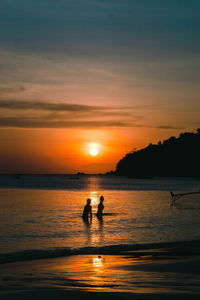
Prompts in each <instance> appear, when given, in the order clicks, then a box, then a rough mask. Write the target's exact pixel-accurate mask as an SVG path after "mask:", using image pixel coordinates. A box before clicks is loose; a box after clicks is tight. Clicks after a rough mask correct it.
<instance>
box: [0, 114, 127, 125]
mask: <svg viewBox="0 0 200 300" xmlns="http://www.w3.org/2000/svg"><path fill="white" fill-rule="evenodd" d="M130 126H132V124H131V123H128V122H126V121H123V120H119V121H118V120H113V121H112V120H105V121H95V120H91V121H87V120H82V121H79V120H77V121H76V120H74V121H72V120H70V121H67V120H66V121H64V120H48V119H41V118H31V117H30V118H15V117H2V118H0V127H19V128H78V127H81V128H96V127H130Z"/></svg>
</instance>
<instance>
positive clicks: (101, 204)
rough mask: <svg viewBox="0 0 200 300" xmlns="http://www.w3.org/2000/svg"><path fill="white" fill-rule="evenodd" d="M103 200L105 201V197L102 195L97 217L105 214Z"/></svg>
mask: <svg viewBox="0 0 200 300" xmlns="http://www.w3.org/2000/svg"><path fill="white" fill-rule="evenodd" d="M103 201H104V197H103V196H101V197H100V202H99V205H98V210H97V217H98V218H102V216H103V210H104V205H103Z"/></svg>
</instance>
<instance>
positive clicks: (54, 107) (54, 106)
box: [0, 100, 128, 112]
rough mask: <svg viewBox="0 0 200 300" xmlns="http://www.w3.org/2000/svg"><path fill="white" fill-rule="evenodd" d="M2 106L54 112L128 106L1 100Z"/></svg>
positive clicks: (0, 104)
mask: <svg viewBox="0 0 200 300" xmlns="http://www.w3.org/2000/svg"><path fill="white" fill-rule="evenodd" d="M0 108H6V109H12V110H27V109H34V110H47V111H54V112H59V111H62V112H64V111H65V112H88V111H107V110H124V109H128V107H123V106H118V107H117V106H116V107H105V106H92V105H81V104H70V103H50V102H38V101H18V100H15V101H13V100H1V102H0Z"/></svg>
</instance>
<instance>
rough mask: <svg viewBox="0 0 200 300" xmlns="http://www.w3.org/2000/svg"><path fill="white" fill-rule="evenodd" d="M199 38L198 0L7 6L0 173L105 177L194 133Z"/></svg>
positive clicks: (1, 58) (1, 32)
mask: <svg viewBox="0 0 200 300" xmlns="http://www.w3.org/2000/svg"><path fill="white" fill-rule="evenodd" d="M199 34H200V1H199V0H167V1H166V0H58V1H56V0H34V1H33V0H16V1H13V0H1V1H0V173H76V172H78V171H81V172H86V173H87V172H88V173H96V172H106V171H109V170H114V169H115V166H116V163H117V161H118V160H119V159H120V158H122V157H123V156H124V155H125V154H126V153H127V152H129V151H132V149H134V148H136V149H140V148H142V147H145V146H147V145H148V144H149V143H150V142H152V143H157V142H158V141H160V140H161V141H162V140H163V139H166V138H168V137H170V136H172V135H174V136H178V135H179V134H180V133H181V132H185V131H195V130H196V129H197V128H199V127H200V113H199V112H200V99H199V97H200V84H199V82H200V39H199ZM91 143H93V146H94V144H95V147H96V148H97V150H95V151H97V152H98V153H96V152H94V151H93V152H91V147H93V146H91ZM91 153H93V154H95V153H96V154H95V155H91Z"/></svg>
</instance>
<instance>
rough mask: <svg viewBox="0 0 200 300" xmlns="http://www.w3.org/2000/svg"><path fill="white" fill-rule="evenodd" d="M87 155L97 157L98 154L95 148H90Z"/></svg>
mask: <svg viewBox="0 0 200 300" xmlns="http://www.w3.org/2000/svg"><path fill="white" fill-rule="evenodd" d="M89 153H90V155H92V156H97V155H98V154H99V150H98V149H97V148H90V150H89Z"/></svg>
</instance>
